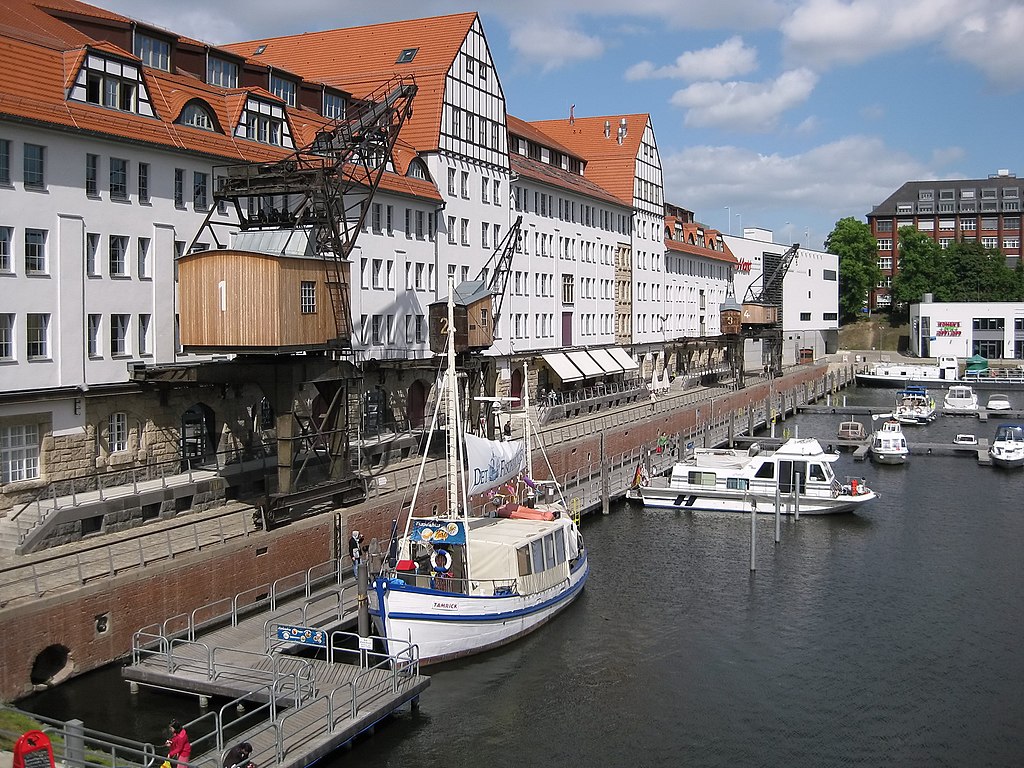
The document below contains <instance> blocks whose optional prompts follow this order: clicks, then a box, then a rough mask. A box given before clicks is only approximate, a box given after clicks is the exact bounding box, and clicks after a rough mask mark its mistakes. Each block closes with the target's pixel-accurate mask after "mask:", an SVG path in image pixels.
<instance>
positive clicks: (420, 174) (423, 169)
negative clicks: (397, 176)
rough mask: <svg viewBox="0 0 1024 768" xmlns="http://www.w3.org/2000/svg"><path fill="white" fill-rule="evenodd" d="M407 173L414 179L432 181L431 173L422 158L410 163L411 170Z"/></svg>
mask: <svg viewBox="0 0 1024 768" xmlns="http://www.w3.org/2000/svg"><path fill="white" fill-rule="evenodd" d="M406 175H407V176H410V177H411V178H414V179H423V181H430V174H429V173H428V172H427V166H426V165H424V164H423V161H422V160H413V161H412V162H411V163H409V172H408V173H407V174H406Z"/></svg>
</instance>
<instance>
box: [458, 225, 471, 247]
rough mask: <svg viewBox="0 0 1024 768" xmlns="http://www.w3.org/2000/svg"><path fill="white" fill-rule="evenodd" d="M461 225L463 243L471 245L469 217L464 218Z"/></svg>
mask: <svg viewBox="0 0 1024 768" xmlns="http://www.w3.org/2000/svg"><path fill="white" fill-rule="evenodd" d="M459 227H460V229H461V232H462V240H461V242H462V244H463V245H469V219H462V221H461V222H460V225H459Z"/></svg>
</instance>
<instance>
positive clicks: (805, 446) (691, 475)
mask: <svg viewBox="0 0 1024 768" xmlns="http://www.w3.org/2000/svg"><path fill="white" fill-rule="evenodd" d="M838 458H839V457H838V455H836V454H834V453H826V452H825V451H824V450H822V447H821V444H820V443H819V442H818V441H817V440H815V439H813V438H792V439H790V440H787V441H786V442H785V443H783V444H782V446H781V447H779V448H778V449H777V450H775V451H773V452H768V451H762V450H761V449H760V447H759V446H758V445H757V444H754V445H753V446H751V447H750V449H748V450H746V451H742V450H737V449H725V448H720V449H715V448H698V449H697V450H696V451H694V453H693V455H692V456H691V457H689V458H688V459H685V460H683V461H680V462H677V463H676V464H675V466H674V467H673V468H672V473H671V475H670V476H669V477H668V478H665V477H660V478H654V479H653V480H651V482H650V483H648V484H647V485H644V486H642V487H641V488H640V489H639V494H640V498H641V500H642V501H643V503H644V506H645V507H653V508H662V509H677V510H710V511H719V512H747V513H749V512H751V510H752V509H757V511H758V512H773V511H774V509H775V503H774V502H775V495H776V489H778V493H779V497H780V500H781V502H782V511H783V512H784V513H785V514H792V513H794V512H795V511H796V509H797V507H796V499H795V498H794V496H796V497H797V498H798V500H799V511H800V514H807V515H826V514H831V513H835V512H848V511H850V510H852V509H854V508H856V507H858V506H859V505H861V504H864V503H865V502H868V501H871V500H872V499H874V498H876V494H875V493H874V491H872V490H871V489H870V488H868V487H867V485H866V484H865V483H864V481H863V480H860V479H855V480H850V481H849V482H848V483H845V484H844V483H841V482H840V481H839V480H838V479H837V478H836V475H835V472H834V471H833V469H832V463H833V462H834V461H836V459H838Z"/></svg>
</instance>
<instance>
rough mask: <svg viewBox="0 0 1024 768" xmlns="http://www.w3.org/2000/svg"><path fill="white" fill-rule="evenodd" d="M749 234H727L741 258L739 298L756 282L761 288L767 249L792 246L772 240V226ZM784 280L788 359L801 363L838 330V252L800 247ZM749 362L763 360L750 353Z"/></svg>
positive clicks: (781, 249) (785, 357) (737, 284)
mask: <svg viewBox="0 0 1024 768" xmlns="http://www.w3.org/2000/svg"><path fill="white" fill-rule="evenodd" d="M744 234H745V235H753V236H754V237H749V236H748V237H736V236H734V235H725V236H724V237H725V241H726V243H727V244H728V246H729V249H730V250H731V251H732V253H733V256H735V257H736V261H737V262H738V268H737V271H736V275H735V278H734V287H735V294H736V300H737V301H738V302H740V303H742V302H743V299H744V296H745V295H746V293H747V289H748V288H750V286H751V285H755V286H756V287H755V291H756V290H759V289H760V286H761V281H762V279H763V272H764V254H765V253H769V254H775V255H780V256H781V255H782V254H783V253H785V252H786V250H788V248H789V246H788V245H785V244H782V243H775V242H772V240H771V232H768V231H767V230H760V229H758V230H754V229H748V230H744ZM755 238H757V239H755ZM782 285H783V287H782V328H783V362H784V363H786V364H789V363H794V362H796V361H797V360H798V359H799V350H801V349H804V350H811V354H812V355H813V357H814V358H817V357H819V356H821V355H823V354H825V353H826V352H827V351H829V349H830V348H831V346H832V345H833V344H834V343H835V340H836V336H837V334H838V331H839V257H838V256H837V255H835V254H833V253H827V252H824V251H815V250H811V249H809V248H800V249H799V250H798V251H797V255H796V258H795V259H794V260H793V262H792V264H790V267H789V271H788V272H787V273H786V276H785V279H784V280H783V284H782ZM755 357H756V356H755ZM747 363H748V365H750V364H758V365H759V360H758V359H751V356H750V354H749V352H748V355H747Z"/></svg>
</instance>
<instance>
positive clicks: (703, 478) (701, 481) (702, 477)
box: [688, 472, 715, 485]
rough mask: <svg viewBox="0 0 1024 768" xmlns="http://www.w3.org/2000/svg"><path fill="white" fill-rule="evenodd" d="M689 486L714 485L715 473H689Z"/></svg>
mask: <svg viewBox="0 0 1024 768" xmlns="http://www.w3.org/2000/svg"><path fill="white" fill-rule="evenodd" d="M688 479H689V483H690V485H714V484H715V473H714V472H690V473H689V478H688Z"/></svg>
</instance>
